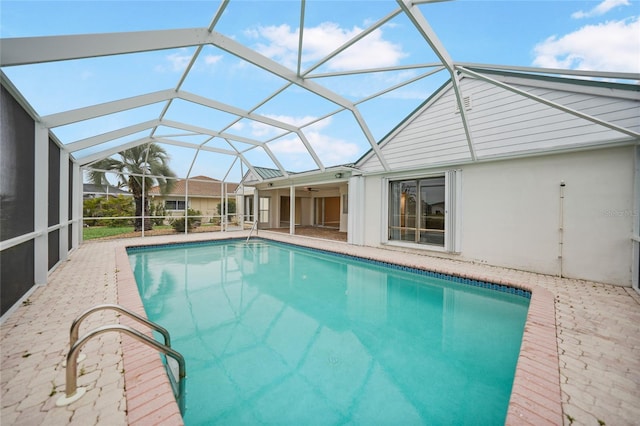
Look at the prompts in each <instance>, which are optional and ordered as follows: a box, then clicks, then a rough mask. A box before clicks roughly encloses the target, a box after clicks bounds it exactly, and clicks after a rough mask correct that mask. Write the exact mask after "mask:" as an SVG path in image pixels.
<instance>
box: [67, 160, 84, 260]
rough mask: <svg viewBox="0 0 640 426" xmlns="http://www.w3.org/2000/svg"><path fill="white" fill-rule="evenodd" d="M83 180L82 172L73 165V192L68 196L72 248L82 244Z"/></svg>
mask: <svg viewBox="0 0 640 426" xmlns="http://www.w3.org/2000/svg"><path fill="white" fill-rule="evenodd" d="M82 181H83V179H82V170H81V169H80V165H79V164H78V163H75V162H74V163H73V192H72V193H71V194H70V195H71V196H72V197H73V198H72V199H71V216H72V217H71V219H72V220H73V228H72V230H71V239H72V240H73V241H72V242H73V247H75V248H78V247H80V243H81V242H82V229H83V227H84V222H83V221H82V215H83V211H82V201H83V182H82Z"/></svg>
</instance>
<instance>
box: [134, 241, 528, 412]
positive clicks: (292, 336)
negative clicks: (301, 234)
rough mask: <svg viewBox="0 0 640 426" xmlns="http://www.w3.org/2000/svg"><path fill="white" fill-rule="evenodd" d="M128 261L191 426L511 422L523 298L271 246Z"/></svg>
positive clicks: (219, 247) (163, 250) (194, 249)
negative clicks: (173, 365) (177, 375)
mask: <svg viewBox="0 0 640 426" xmlns="http://www.w3.org/2000/svg"><path fill="white" fill-rule="evenodd" d="M129 258H130V262H131V266H132V268H133V270H134V274H135V277H136V281H137V283H138V288H139V290H140V295H141V296H142V300H143V303H144V306H145V310H146V313H147V316H148V317H149V319H150V320H152V321H154V322H157V323H159V324H160V325H162V326H164V327H166V328H167V329H168V330H169V332H170V333H171V339H172V346H173V347H174V348H175V349H176V350H177V351H179V352H181V353H182V354H183V355H184V357H185V359H186V366H187V381H186V409H185V411H184V413H183V416H184V421H185V424H186V425H212V424H224V425H235V424H279V425H280V424H305V425H325V424H327V425H334V424H403V425H410V424H429V425H441V424H474V425H495V424H503V423H504V420H505V418H506V413H507V407H508V403H509V397H510V394H511V387H512V384H513V376H514V372H515V366H516V362H517V359H518V353H519V350H520V343H521V340H522V333H523V329H524V324H525V320H526V315H527V309H528V305H529V300H528V299H527V298H526V297H522V296H519V295H516V294H510V293H506V292H500V291H495V290H489V289H485V288H479V287H475V286H471V285H466V284H461V283H457V282H452V281H449V280H445V279H440V278H433V277H429V276H425V275H424V274H419V273H416V272H415V271H406V270H401V269H400V268H392V267H387V266H384V265H379V264H375V263H373V262H364V261H361V260H358V259H354V258H350V257H346V256H339V255H335V254H330V253H326V252H321V251H317V250H311V249H307V248H301V247H296V246H293V245H288V244H281V243H275V242H271V241H262V240H255V241H251V242H249V244H245V243H244V241H238V240H232V241H231V242H210V243H206V244H202V243H199V244H194V245H179V246H169V247H154V248H144V249H135V250H130V251H129ZM405 269H406V268H405Z"/></svg>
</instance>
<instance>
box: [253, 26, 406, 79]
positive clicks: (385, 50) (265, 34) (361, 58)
mask: <svg viewBox="0 0 640 426" xmlns="http://www.w3.org/2000/svg"><path fill="white" fill-rule="evenodd" d="M360 32H362V29H361V28H359V27H357V26H354V27H353V28H352V29H347V28H341V27H340V26H339V25H338V24H336V23H333V22H325V23H322V24H320V25H318V26H316V27H310V28H305V30H304V41H303V57H302V61H303V63H305V64H311V63H314V62H317V61H318V60H320V59H322V58H324V57H325V56H326V55H328V54H329V53H331V52H332V51H333V50H335V49H336V48H337V47H339V46H341V45H343V44H344V43H345V42H347V41H348V40H350V39H352V38H353V37H355V36H356V35H357V34H359V33H360ZM245 35H247V36H249V37H252V38H255V39H259V40H260V39H265V40H266V41H265V42H260V43H258V44H257V46H256V49H257V50H258V51H259V52H260V53H262V54H263V55H265V56H268V57H270V58H272V59H274V60H276V61H278V62H280V63H282V64H284V65H286V66H287V67H289V68H295V67H296V66H297V60H298V56H297V55H298V53H297V52H298V37H299V30H298V29H291V27H290V26H289V25H286V24H283V25H279V26H268V27H258V28H254V29H250V30H247V31H245ZM406 56H407V54H406V53H405V52H403V50H402V46H400V45H398V44H395V43H392V42H390V41H388V40H385V39H384V37H383V33H382V30H380V29H377V30H375V31H373V32H372V33H371V34H369V35H367V37H365V38H364V39H362V40H360V41H359V42H358V43H356V44H355V45H354V46H351V47H350V48H349V49H347V50H346V51H345V52H343V53H341V54H340V55H338V56H337V57H335V58H333V59H332V60H331V61H329V63H328V66H329V68H331V69H333V70H352V69H362V68H373V67H383V66H392V65H396V64H398V63H399V61H400V60H401V59H402V58H404V57H406Z"/></svg>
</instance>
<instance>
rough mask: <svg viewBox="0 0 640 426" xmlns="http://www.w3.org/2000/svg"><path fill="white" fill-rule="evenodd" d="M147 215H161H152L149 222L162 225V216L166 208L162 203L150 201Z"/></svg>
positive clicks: (165, 212) (165, 213)
mask: <svg viewBox="0 0 640 426" xmlns="http://www.w3.org/2000/svg"><path fill="white" fill-rule="evenodd" d="M149 215H151V216H162V217H152V218H151V223H152V224H153V225H162V224H163V223H164V217H165V216H166V215H167V210H166V209H165V208H164V203H163V202H159V203H157V204H153V203H151V205H150V206H149Z"/></svg>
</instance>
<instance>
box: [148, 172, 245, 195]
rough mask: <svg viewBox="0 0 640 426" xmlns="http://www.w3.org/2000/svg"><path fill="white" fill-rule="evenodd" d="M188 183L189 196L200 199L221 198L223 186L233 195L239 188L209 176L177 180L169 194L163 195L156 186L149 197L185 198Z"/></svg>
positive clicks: (236, 185)
mask: <svg viewBox="0 0 640 426" xmlns="http://www.w3.org/2000/svg"><path fill="white" fill-rule="evenodd" d="M187 181H188V185H189V189H188V191H189V196H190V197H200V198H220V197H221V196H222V192H223V191H222V189H223V185H226V192H227V194H230V193H233V192H235V191H236V189H237V188H238V184H237V183H232V182H225V183H223V182H222V181H220V180H218V179H213V178H210V177H208V176H194V177H193V178H189V179H178V180H176V182H175V184H174V186H173V188H172V189H171V191H170V192H169V193H168V194H161V193H160V188H159V187H158V186H154V187H152V188H151V189H150V190H149V195H154V196H162V197H184V195H185V193H186V190H187Z"/></svg>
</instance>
